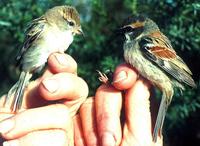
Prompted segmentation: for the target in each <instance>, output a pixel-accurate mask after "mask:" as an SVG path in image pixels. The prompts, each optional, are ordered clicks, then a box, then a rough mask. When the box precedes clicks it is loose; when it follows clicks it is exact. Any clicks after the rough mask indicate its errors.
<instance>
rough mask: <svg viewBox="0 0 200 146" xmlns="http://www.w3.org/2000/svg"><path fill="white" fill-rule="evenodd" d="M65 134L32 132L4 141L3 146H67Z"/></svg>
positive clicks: (45, 131)
mask: <svg viewBox="0 0 200 146" xmlns="http://www.w3.org/2000/svg"><path fill="white" fill-rule="evenodd" d="M68 143H69V142H68V139H67V136H66V133H65V132H64V131H63V130H60V129H54V130H41V131H34V132H31V133H29V134H27V135H24V136H22V137H20V138H18V139H15V140H9V141H5V142H4V143H3V145H5V146H45V145H47V146H66V145H67V146H68V145H69V144H68ZM69 146H73V145H69Z"/></svg>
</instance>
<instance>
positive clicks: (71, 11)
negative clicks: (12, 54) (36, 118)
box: [4, 5, 82, 112]
mask: <svg viewBox="0 0 200 146" xmlns="http://www.w3.org/2000/svg"><path fill="white" fill-rule="evenodd" d="M75 34H82V29H81V25H80V17H79V14H78V12H77V11H76V9H75V8H74V7H72V6H65V5H64V6H56V7H53V8H51V9H49V10H47V12H46V13H45V14H44V15H42V16H41V17H39V18H37V19H35V20H33V21H32V22H31V23H30V25H28V28H27V30H26V32H25V40H24V43H23V47H22V49H21V51H20V53H19V55H18V56H17V61H18V65H19V67H20V70H21V74H20V77H19V80H18V81H17V83H16V84H15V85H14V86H13V87H12V88H11V89H10V90H9V92H8V94H7V98H6V100H5V104H4V105H5V106H9V105H10V102H12V104H11V110H12V112H17V111H18V110H19V109H20V107H21V104H22V99H23V95H24V90H25V88H26V86H27V85H28V83H29V80H30V79H31V77H32V74H33V73H35V72H38V71H40V70H41V69H42V68H43V67H44V65H45V63H46V62H47V59H48V57H49V55H50V54H51V53H53V52H62V53H63V52H64V51H66V50H67V48H68V47H69V45H70V44H71V43H72V41H73V37H74V35H75ZM11 96H14V97H13V98H11ZM11 99H13V100H12V101H11Z"/></svg>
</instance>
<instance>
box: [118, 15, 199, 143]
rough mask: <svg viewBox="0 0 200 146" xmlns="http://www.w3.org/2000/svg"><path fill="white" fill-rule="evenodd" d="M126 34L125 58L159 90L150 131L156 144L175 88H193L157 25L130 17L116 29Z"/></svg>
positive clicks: (139, 18) (189, 76) (189, 73)
mask: <svg viewBox="0 0 200 146" xmlns="http://www.w3.org/2000/svg"><path fill="white" fill-rule="evenodd" d="M119 31H120V32H121V33H123V34H125V37H126V40H125V42H124V46H123V48H124V59H125V61H126V62H127V63H128V64H130V65H132V66H133V67H135V68H136V69H137V70H138V72H139V74H141V75H142V76H143V77H145V78H146V79H148V80H149V81H151V83H152V84H153V85H155V86H157V87H158V88H159V89H160V90H161V91H162V99H161V103H160V107H159V111H158V116H157V120H156V124H155V128H154V131H153V141H154V142H156V140H157V136H158V134H159V132H161V131H162V126H163V122H164V118H165V114H166V111H167V108H168V106H169V104H170V102H171V99H172V96H173V94H174V87H177V88H179V89H181V90H184V87H183V85H184V84H187V85H189V86H191V87H196V85H195V83H194V80H193V79H192V77H191V75H192V73H191V71H190V69H189V68H188V67H187V65H186V64H185V63H184V61H183V60H182V59H181V58H180V57H179V56H178V55H177V54H176V52H175V50H174V49H173V47H172V45H171V42H170V40H169V39H168V38H167V37H166V36H165V35H164V34H163V33H162V32H161V31H160V30H159V28H158V26H157V24H156V23H155V22H154V21H152V20H151V19H149V18H147V17H144V16H135V17H133V16H132V17H129V18H128V19H126V20H125V22H124V24H123V26H122V27H121V28H120V30H119Z"/></svg>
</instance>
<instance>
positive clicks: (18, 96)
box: [5, 71, 31, 112]
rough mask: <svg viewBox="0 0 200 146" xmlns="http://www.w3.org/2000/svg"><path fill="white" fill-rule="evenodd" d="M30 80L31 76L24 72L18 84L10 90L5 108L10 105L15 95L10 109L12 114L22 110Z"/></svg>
mask: <svg viewBox="0 0 200 146" xmlns="http://www.w3.org/2000/svg"><path fill="white" fill-rule="evenodd" d="M30 78H31V74H30V73H29V72H23V71H22V72H21V74H20V77H19V80H18V81H17V83H15V85H14V86H13V87H12V88H11V89H10V90H9V92H8V95H7V98H6V101H5V106H8V105H10V99H11V97H12V96H13V95H14V97H13V98H12V99H13V100H12V104H11V107H10V108H11V111H12V112H17V111H18V110H19V109H20V108H21V105H22V100H23V95H24V90H25V87H26V85H27V84H28V83H29V80H30Z"/></svg>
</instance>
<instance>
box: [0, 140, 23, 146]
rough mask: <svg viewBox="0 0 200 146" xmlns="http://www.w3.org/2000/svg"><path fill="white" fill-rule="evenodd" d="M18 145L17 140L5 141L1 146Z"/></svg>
mask: <svg viewBox="0 0 200 146" xmlns="http://www.w3.org/2000/svg"><path fill="white" fill-rule="evenodd" d="M18 145H19V141H18V140H11V141H5V142H4V143H3V146H18Z"/></svg>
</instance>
